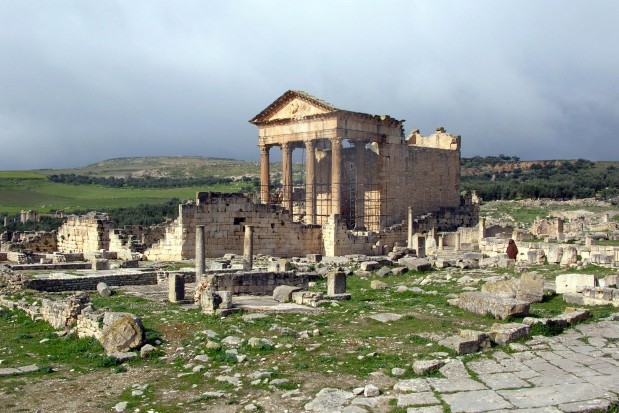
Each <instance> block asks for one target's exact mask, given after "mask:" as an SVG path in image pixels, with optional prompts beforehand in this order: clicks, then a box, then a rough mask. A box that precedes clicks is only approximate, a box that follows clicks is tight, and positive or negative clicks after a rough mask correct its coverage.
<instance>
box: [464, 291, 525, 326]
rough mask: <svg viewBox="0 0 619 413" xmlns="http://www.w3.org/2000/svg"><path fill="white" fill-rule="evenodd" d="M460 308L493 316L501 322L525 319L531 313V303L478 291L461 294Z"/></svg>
mask: <svg viewBox="0 0 619 413" xmlns="http://www.w3.org/2000/svg"><path fill="white" fill-rule="evenodd" d="M458 306H459V307H460V308H462V309H464V310H467V311H470V312H472V313H475V314H479V315H486V314H491V315H492V316H494V317H495V318H498V319H500V320H505V319H507V318H508V317H524V316H526V315H527V314H528V313H529V303H527V302H525V301H521V300H515V299H513V298H507V297H499V296H496V295H491V294H486V293H482V292H477V291H473V292H466V293H462V294H460V297H459V299H458Z"/></svg>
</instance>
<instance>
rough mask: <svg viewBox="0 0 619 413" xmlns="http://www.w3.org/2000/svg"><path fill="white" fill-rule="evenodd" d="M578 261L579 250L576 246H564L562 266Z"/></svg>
mask: <svg viewBox="0 0 619 413" xmlns="http://www.w3.org/2000/svg"><path fill="white" fill-rule="evenodd" d="M577 262H578V250H576V248H574V247H571V246H570V247H565V248H563V255H562V256H561V266H568V265H571V264H576V263H577Z"/></svg>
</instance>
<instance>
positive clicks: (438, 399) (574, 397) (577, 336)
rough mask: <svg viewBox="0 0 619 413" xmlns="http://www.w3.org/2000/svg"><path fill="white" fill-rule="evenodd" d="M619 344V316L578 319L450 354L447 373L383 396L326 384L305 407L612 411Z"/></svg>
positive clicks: (618, 383) (412, 411) (420, 412)
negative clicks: (520, 339)
mask: <svg viewBox="0 0 619 413" xmlns="http://www.w3.org/2000/svg"><path fill="white" fill-rule="evenodd" d="M618 343H619V321H611V320H608V321H600V322H596V323H591V324H583V325H578V326H575V327H574V328H572V329H570V330H568V331H566V332H565V333H564V334H562V335H560V336H556V337H542V336H536V337H533V338H532V339H530V340H528V341H526V342H525V343H524V344H522V343H515V344H512V345H509V346H507V347H504V348H502V349H500V350H495V351H489V352H485V353H480V354H479V356H474V357H470V358H468V360H469V361H468V362H464V363H463V362H462V361H461V360H458V359H453V360H449V361H448V362H447V363H446V364H445V365H444V366H443V367H442V368H441V369H440V370H439V372H440V376H442V377H438V375H437V377H419V378H413V379H406V380H400V381H398V382H397V383H396V384H395V385H394V386H393V389H382V390H383V394H382V395H380V396H378V397H374V398H372V397H366V396H365V395H364V394H362V393H361V392H360V391H359V390H357V391H355V390H353V392H349V391H344V390H339V389H323V390H321V392H319V393H318V395H317V396H316V398H315V399H314V400H312V401H311V402H310V403H308V404H306V405H305V411H307V412H356V413H362V412H389V411H391V410H393V409H394V404H395V406H397V407H399V408H401V409H402V410H401V411H404V410H403V409H406V411H407V413H436V412H448V411H451V412H452V413H461V412H465V413H473V412H493V413H501V412H544V413H553V412H572V413H575V412H582V413H584V412H605V411H609V410H610V409H611V408H614V407H615V403H617V402H618V401H619V397H618V394H619V345H618ZM465 360H467V358H465ZM355 394H359V395H358V396H355ZM332 396H333V397H332Z"/></svg>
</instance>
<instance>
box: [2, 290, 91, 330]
mask: <svg viewBox="0 0 619 413" xmlns="http://www.w3.org/2000/svg"><path fill="white" fill-rule="evenodd" d="M89 301H90V299H89V297H88V295H87V294H79V295H76V296H73V297H70V298H68V299H65V300H62V301H54V300H49V299H46V298H44V299H43V300H41V304H40V305H39V304H36V303H34V304H30V303H28V302H26V301H24V300H21V301H11V300H8V299H6V298H4V297H0V306H2V307H6V308H9V309H11V310H15V309H19V310H22V311H24V312H25V313H26V314H28V316H29V317H30V318H32V319H33V320H34V319H36V318H38V317H40V318H42V319H43V320H45V321H46V322H48V323H49V324H50V325H51V326H52V327H54V328H65V327H69V326H70V325H72V324H73V323H75V322H76V321H77V319H78V316H79V314H80V313H81V312H82V310H84V308H86V307H87V306H88V305H89Z"/></svg>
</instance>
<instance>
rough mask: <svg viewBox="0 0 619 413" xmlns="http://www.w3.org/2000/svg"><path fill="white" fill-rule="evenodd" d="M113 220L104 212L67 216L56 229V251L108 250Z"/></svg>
mask: <svg viewBox="0 0 619 413" xmlns="http://www.w3.org/2000/svg"><path fill="white" fill-rule="evenodd" d="M112 228H113V222H112V221H110V220H109V218H108V216H107V215H105V214H99V213H97V212H91V213H88V214H86V215H82V216H76V215H71V216H69V217H67V221H66V222H65V223H64V224H63V225H62V226H61V227H60V228H59V229H58V251H60V252H96V251H99V250H109V248H110V232H111V230H112Z"/></svg>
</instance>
